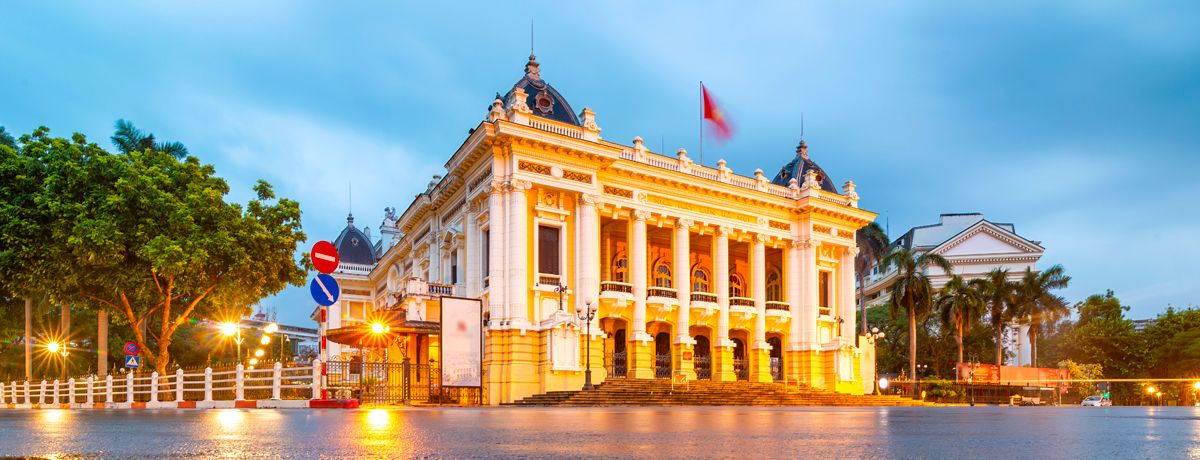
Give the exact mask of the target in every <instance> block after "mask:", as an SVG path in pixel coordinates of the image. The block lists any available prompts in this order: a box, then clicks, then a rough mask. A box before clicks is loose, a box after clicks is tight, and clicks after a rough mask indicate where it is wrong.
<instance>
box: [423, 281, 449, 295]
mask: <svg viewBox="0 0 1200 460" xmlns="http://www.w3.org/2000/svg"><path fill="white" fill-rule="evenodd" d="M426 292H428V293H430V294H433V295H454V285H453V284H442V283H429V288H428V290H427V291H426Z"/></svg>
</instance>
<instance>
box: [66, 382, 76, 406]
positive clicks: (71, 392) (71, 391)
mask: <svg viewBox="0 0 1200 460" xmlns="http://www.w3.org/2000/svg"><path fill="white" fill-rule="evenodd" d="M67 404H75V377H71V378H70V379H67Z"/></svg>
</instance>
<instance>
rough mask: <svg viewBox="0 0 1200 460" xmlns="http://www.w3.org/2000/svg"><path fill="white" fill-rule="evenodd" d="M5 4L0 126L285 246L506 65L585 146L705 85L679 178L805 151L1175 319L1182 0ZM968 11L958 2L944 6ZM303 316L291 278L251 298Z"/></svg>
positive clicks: (676, 128)
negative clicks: (964, 216) (105, 153)
mask: <svg viewBox="0 0 1200 460" xmlns="http://www.w3.org/2000/svg"><path fill="white" fill-rule="evenodd" d="M175 3H176V2H121V1H108V2H86V3H84V2H77V3H67V2H34V1H27V2H13V3H8V4H6V5H5V7H4V8H3V10H4V13H5V14H4V17H5V19H3V20H0V23H3V27H0V59H2V60H3V63H2V65H0V125H2V126H6V127H7V129H8V130H9V131H10V132H14V133H27V132H29V131H31V130H32V129H33V128H35V127H36V126H39V125H46V126H49V127H50V128H51V129H52V130H53V131H52V132H55V133H57V134H59V135H64V136H65V135H67V134H69V133H70V132H81V133H84V134H86V135H88V137H89V138H91V139H93V140H94V141H97V142H101V143H104V144H107V138H108V136H109V135H110V134H111V130H112V124H113V122H114V121H115V120H116V119H118V118H125V119H128V120H131V121H133V122H134V123H135V124H137V126H139V127H141V128H143V129H145V130H147V131H150V132H153V133H155V134H156V135H157V136H158V137H159V138H160V139H164V140H177V141H180V142H183V143H184V144H186V145H187V146H188V148H189V149H190V151H191V152H192V153H193V154H195V155H197V156H199V157H200V158H201V159H202V160H203V161H205V162H208V163H212V164H215V165H216V167H217V170H218V172H219V174H221V175H222V176H224V177H226V178H227V179H228V180H229V182H230V185H231V186H232V188H233V190H234V191H233V193H232V194H231V197H230V199H233V200H238V201H244V200H246V199H248V198H249V196H250V193H251V191H250V187H251V186H252V184H253V183H254V181H255V180H257V179H259V178H262V179H266V180H267V181H269V182H271V183H272V184H274V185H275V187H276V191H277V192H278V193H279V194H281V195H283V196H287V197H290V198H294V199H297V200H299V201H300V203H301V206H302V209H303V211H304V217H303V223H304V228H305V230H306V232H307V233H308V234H309V236H310V239H313V240H314V241H315V239H333V238H334V237H336V236H337V233H338V232H339V231H340V230H341V229H342V228H343V227H344V226H345V217H346V212H347V210H348V197H347V185H348V184H350V183H353V189H354V199H353V211H354V213H355V216H356V218H357V220H356V224H358V225H360V226H361V225H370V226H371V227H373V230H372V231H373V233H375V234H378V232H377V227H378V225H379V221H380V218H381V217H382V209H383V208H384V207H385V206H396V207H397V208H400V209H403V208H404V207H406V206H407V205H408V203H409V202H410V201H411V199H412V197H413V196H414V195H415V194H416V193H417V192H419V191H420V190H422V189H423V188H424V186H425V184H426V183H427V182H428V178H429V176H430V175H432V174H435V173H438V172H440V170H441V165H442V164H443V162H444V161H445V159H446V158H447V157H448V156H449V155H450V154H451V153H452V152H453V150H454V149H455V148H456V147H457V146H458V145H459V144H460V143H461V142H462V140H463V138H464V137H465V136H466V133H467V129H469V128H471V127H473V126H475V125H476V124H477V123H478V122H479V121H480V120H481V119H482V117H483V116H484V115H485V111H486V107H487V105H488V103H489V102H490V101H491V99H492V97H493V95H494V94H495V93H496V92H504V91H506V90H507V89H508V88H509V87H510V86H511V85H512V84H513V83H514V82H516V81H517V80H518V79H519V78H520V76H521V74H522V67H523V65H524V63H525V60H526V57H527V55H528V52H529V21H530V19H532V20H533V21H534V22H535V30H536V32H535V46H536V52H537V55H538V58H539V61H540V62H541V63H542V75H543V77H545V78H546V79H547V80H548V81H549V82H551V84H553V85H554V86H555V87H556V88H557V89H558V90H559V91H560V92H562V93H563V95H564V96H565V97H566V98H567V99H568V100H569V101H570V102H571V104H572V105H573V106H574V107H575V109H577V110H582V108H583V107H591V108H592V109H594V110H595V111H596V113H597V117H598V122H599V124H600V126H601V127H602V128H603V129H604V131H603V133H602V135H603V136H604V137H605V138H606V139H609V140H613V141H616V142H622V143H628V142H629V140H630V139H632V138H633V137H634V136H639V135H640V136H642V137H643V138H645V139H646V142H647V144H648V145H649V146H650V147H651V148H653V149H655V150H657V149H658V148H659V145H665V147H666V151H668V152H673V151H675V150H676V149H678V148H681V147H682V148H686V149H688V150H689V151H690V152H695V150H696V147H697V126H698V118H697V117H698V90H697V82H698V81H700V80H703V81H704V82H705V84H706V85H707V86H708V87H709V89H710V90H711V91H712V92H713V94H714V95H715V96H716V97H717V98H718V99H719V100H720V101H721V102H722V103H723V105H724V106H725V108H726V112H727V115H728V116H729V117H731V118H732V119H733V120H734V123H735V125H736V133H735V135H734V138H733V139H732V140H731V141H730V142H728V143H726V144H724V145H716V144H713V143H708V145H706V149H705V155H704V156H705V161H706V163H708V164H710V165H711V164H712V163H714V162H715V160H716V159H718V158H724V159H726V160H728V162H729V166H730V167H732V168H733V169H734V171H735V172H738V173H741V174H750V173H752V172H753V170H754V169H755V168H762V169H764V170H765V171H767V172H768V174H771V173H773V172H775V171H776V170H777V169H778V168H779V167H780V166H781V165H782V164H783V163H785V162H787V161H788V160H789V159H790V158H791V157H792V156H793V149H794V147H795V145H796V142H797V140H798V139H799V135H800V117H801V113H803V114H804V118H805V131H806V132H805V138H806V140H807V141H808V143H809V145H810V154H811V155H812V157H813V158H814V159H815V160H816V161H817V162H819V163H820V164H821V165H822V167H823V168H824V169H825V170H826V171H827V172H828V173H829V174H830V175H831V176H833V178H834V180H835V181H836V182H837V183H839V184H840V183H841V182H842V181H844V180H846V179H853V180H854V181H855V182H857V183H858V186H859V187H858V191H859V193H860V194H861V195H862V197H863V200H862V202H861V205H862V206H863V207H864V208H867V209H871V210H874V211H877V212H879V213H880V214H881V216H880V219H881V221H884V220H886V222H887V223H888V224H889V226H890V228H891V229H892V232H893V234H894V236H896V235H898V234H899V233H900V232H903V231H904V230H906V229H908V228H909V227H912V226H915V225H923V224H928V223H934V222H936V221H937V217H938V214H940V213H946V212H969V211H979V212H983V213H985V214H986V215H987V217H988V218H989V219H992V220H994V221H999V222H1012V223H1014V224H1016V228H1017V231H1018V233H1020V234H1022V235H1024V236H1026V237H1028V238H1030V239H1034V240H1041V241H1043V245H1044V246H1045V247H1046V248H1047V251H1046V255H1045V257H1044V258H1043V259H1042V261H1043V262H1042V265H1043V266H1044V265H1048V264H1054V263H1061V264H1063V265H1064V266H1065V267H1066V269H1067V272H1068V273H1069V274H1070V275H1072V276H1073V277H1074V280H1073V283H1072V286H1071V287H1070V288H1069V289H1067V290H1066V291H1064V294H1065V295H1066V296H1067V297H1068V299H1069V300H1071V301H1075V300H1078V299H1081V298H1083V297H1084V296H1086V295H1088V294H1091V293H1096V292H1103V291H1104V290H1105V289H1113V290H1114V291H1115V292H1116V294H1117V295H1118V296H1119V297H1120V298H1121V299H1122V301H1123V302H1124V303H1126V304H1128V305H1131V306H1132V307H1133V309H1132V314H1131V316H1133V317H1135V318H1142V317H1150V316H1153V315H1154V314H1155V313H1157V312H1159V311H1161V310H1163V309H1164V308H1165V307H1166V306H1167V305H1168V304H1171V305H1176V306H1182V305H1192V304H1197V303H1200V301H1198V300H1197V299H1200V269H1197V268H1196V267H1197V264H1196V263H1195V261H1196V260H1200V240H1198V239H1197V230H1196V229H1197V227H1198V226H1200V212H1198V211H1200V205H1198V204H1197V200H1196V198H1195V197H1196V196H1200V181H1197V180H1196V176H1197V174H1196V171H1200V155H1198V152H1197V146H1198V145H1200V129H1198V128H1200V27H1195V24H1197V23H1198V22H1200V14H1198V13H1200V4H1198V3H1195V2H1178V3H1173V4H1172V3H1157V2H1110V1H1066V2H1054V3H1053V4H1049V3H1045V2H1027V1H1016V2H993V3H995V4H984V3H981V2H903V4H900V2H865V3H864V2H858V3H855V4H853V5H847V4H842V3H839V2H783V3H780V4H775V5H771V4H767V3H755V4H754V6H746V5H743V6H736V7H735V6H730V5H729V4H726V3H719V2H712V3H707V2H680V3H672V4H662V5H656V6H645V5H642V4H640V3H635V2H628V3H622V2H612V3H610V2H585V3H578V4H571V5H561V4H559V2H546V3H513V2H490V3H478V4H467V3H462V4H455V5H456V6H455V7H453V8H436V7H434V6H433V5H434V4H437V3H438V2H421V3H420V4H408V3H413V2H403V3H405V4H401V3H402V2H336V3H334V2H323V3H318V2H311V3H306V2H267V1H264V2H206V3H205V4H204V5H199V4H175ZM967 3H971V4H967ZM264 303H265V304H268V305H271V306H273V307H275V308H276V309H277V310H278V312H279V315H280V317H281V319H283V320H284V321H287V322H289V323H296V324H303V323H306V322H307V321H308V320H307V315H308V313H309V312H310V311H311V310H312V304H311V300H310V299H308V294H307V289H306V288H293V289H290V290H289V291H285V292H284V293H283V294H281V295H279V296H276V297H274V298H271V299H268V300H266V301H265V302H264Z"/></svg>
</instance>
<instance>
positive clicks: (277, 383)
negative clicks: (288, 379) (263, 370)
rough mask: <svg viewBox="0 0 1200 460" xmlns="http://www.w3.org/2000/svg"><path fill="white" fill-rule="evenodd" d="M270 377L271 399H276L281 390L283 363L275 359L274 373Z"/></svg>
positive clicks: (278, 397)
mask: <svg viewBox="0 0 1200 460" xmlns="http://www.w3.org/2000/svg"><path fill="white" fill-rule="evenodd" d="M272 377H273V378H272V379H271V399H274V400H276V401H278V400H279V399H280V396H281V393H282V392H283V388H282V386H281V385H283V363H281V362H279V361H275V373H274V374H273V375H272Z"/></svg>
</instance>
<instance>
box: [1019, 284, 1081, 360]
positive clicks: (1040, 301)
mask: <svg viewBox="0 0 1200 460" xmlns="http://www.w3.org/2000/svg"><path fill="white" fill-rule="evenodd" d="M1070 283H1071V277H1070V276H1067V275H1066V274H1065V273H1064V271H1063V267H1062V265H1054V266H1052V267H1050V268H1047V269H1045V270H1042V271H1041V272H1034V271H1033V270H1032V269H1029V268H1026V269H1025V275H1024V276H1022V277H1021V281H1020V282H1018V283H1017V285H1016V286H1014V291H1015V296H1014V298H1015V299H1016V304H1015V305H1014V311H1013V313H1014V316H1016V317H1019V318H1026V319H1027V320H1028V321H1029V349H1030V359H1031V360H1032V362H1031V363H1030V364H1032V365H1033V367H1037V363H1038V349H1037V341H1038V335H1039V334H1041V333H1042V331H1051V332H1052V331H1053V330H1054V327H1055V325H1057V324H1058V322H1059V321H1060V320H1062V319H1063V318H1065V317H1067V316H1068V315H1070V314H1071V309H1070V308H1068V307H1067V301H1066V299H1063V298H1062V297H1061V296H1057V295H1054V293H1052V292H1051V291H1053V290H1055V289H1062V288H1065V287H1067V285H1068V284H1070Z"/></svg>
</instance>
